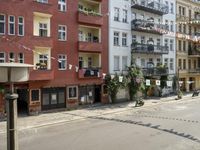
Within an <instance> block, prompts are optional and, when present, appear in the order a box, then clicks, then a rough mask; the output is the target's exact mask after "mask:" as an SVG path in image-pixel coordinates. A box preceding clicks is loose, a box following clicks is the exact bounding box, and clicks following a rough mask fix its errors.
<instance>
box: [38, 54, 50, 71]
mask: <svg viewBox="0 0 200 150" xmlns="http://www.w3.org/2000/svg"><path fill="white" fill-rule="evenodd" d="M39 63H40V64H44V65H45V66H43V69H47V65H48V55H47V54H41V55H39Z"/></svg>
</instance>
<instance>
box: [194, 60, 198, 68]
mask: <svg viewBox="0 0 200 150" xmlns="http://www.w3.org/2000/svg"><path fill="white" fill-rule="evenodd" d="M196 68H197V61H196V60H194V69H196Z"/></svg>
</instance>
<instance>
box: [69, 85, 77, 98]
mask: <svg viewBox="0 0 200 150" xmlns="http://www.w3.org/2000/svg"><path fill="white" fill-rule="evenodd" d="M70 88H76V95H75V96H74V97H69V89H70ZM67 99H78V86H68V87H67Z"/></svg>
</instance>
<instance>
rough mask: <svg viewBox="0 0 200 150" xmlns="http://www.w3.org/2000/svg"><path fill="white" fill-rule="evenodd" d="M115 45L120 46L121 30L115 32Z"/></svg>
mask: <svg viewBox="0 0 200 150" xmlns="http://www.w3.org/2000/svg"><path fill="white" fill-rule="evenodd" d="M114 45H115V46H119V32H114Z"/></svg>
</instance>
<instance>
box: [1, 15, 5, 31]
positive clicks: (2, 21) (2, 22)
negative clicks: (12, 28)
mask: <svg viewBox="0 0 200 150" xmlns="http://www.w3.org/2000/svg"><path fill="white" fill-rule="evenodd" d="M5 25H6V17H5V15H2V14H0V35H2V34H5V30H6V29H5V28H6V26H5Z"/></svg>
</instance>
